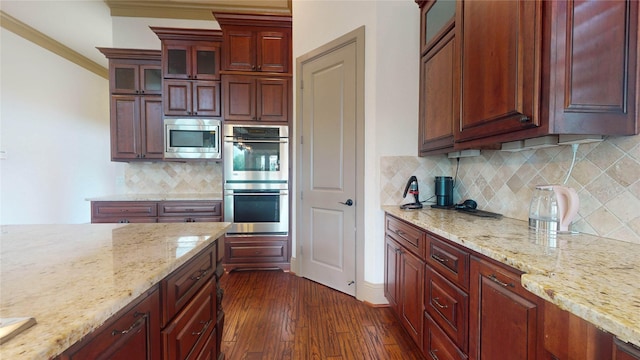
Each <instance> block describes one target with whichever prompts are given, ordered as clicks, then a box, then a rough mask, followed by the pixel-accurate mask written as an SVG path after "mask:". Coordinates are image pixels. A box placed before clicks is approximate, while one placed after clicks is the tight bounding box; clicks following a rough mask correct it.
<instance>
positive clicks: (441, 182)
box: [436, 176, 453, 206]
mask: <svg viewBox="0 0 640 360" xmlns="http://www.w3.org/2000/svg"><path fill="white" fill-rule="evenodd" d="M436 205H438V206H451V205H453V178H452V177H451V176H436Z"/></svg>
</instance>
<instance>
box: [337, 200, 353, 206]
mask: <svg viewBox="0 0 640 360" xmlns="http://www.w3.org/2000/svg"><path fill="white" fill-rule="evenodd" d="M340 204H342V205H347V206H351V205H353V200H351V199H347V201H345V202H340Z"/></svg>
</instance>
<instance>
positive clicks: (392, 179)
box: [380, 135, 640, 243]
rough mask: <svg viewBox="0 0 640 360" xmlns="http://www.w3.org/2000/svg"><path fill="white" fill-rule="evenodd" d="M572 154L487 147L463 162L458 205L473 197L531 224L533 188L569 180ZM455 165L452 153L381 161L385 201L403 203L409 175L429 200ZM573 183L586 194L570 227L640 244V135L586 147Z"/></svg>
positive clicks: (382, 200) (483, 206)
mask: <svg viewBox="0 0 640 360" xmlns="http://www.w3.org/2000/svg"><path fill="white" fill-rule="evenodd" d="M572 155H573V152H572V149H571V146H555V147H550V148H545V149H538V150H528V151H520V152H505V151H497V150H490V151H486V150H483V151H481V153H480V156H477V157H469V158H461V159H460V165H459V169H458V177H457V183H456V186H455V189H454V196H453V197H454V201H455V202H460V201H462V200H464V199H474V200H476V201H477V202H478V207H479V208H481V209H483V210H488V211H493V212H498V213H501V214H503V215H504V216H506V217H510V218H514V219H518V220H525V221H526V220H528V217H529V213H528V212H529V201H530V199H531V194H532V192H533V189H534V188H535V186H536V185H540V184H561V183H563V182H564V180H565V177H566V176H567V172H568V170H569V168H570V166H571V160H572ZM456 165H457V164H456V160H455V159H448V158H447V157H446V155H437V156H428V157H413V156H385V157H381V160H380V184H381V191H380V197H381V198H380V203H381V204H382V205H397V204H399V203H401V202H403V199H402V192H403V190H404V186H405V184H406V181H407V179H408V177H409V176H411V175H416V176H417V177H418V181H419V185H420V199H421V200H427V199H428V198H430V197H431V196H432V195H433V194H434V177H435V176H455V173H456ZM567 185H568V186H571V187H573V188H574V189H576V191H578V194H579V196H580V211H579V213H578V216H577V218H576V219H575V220H574V222H573V225H572V230H576V231H580V232H583V233H588V234H593V235H598V236H601V237H607V238H612V239H617V240H622V241H627V242H632V243H640V135H636V136H624V137H610V138H607V139H605V140H604V141H602V142H597V143H589V144H581V145H580V146H579V148H578V152H577V156H576V163H575V166H574V168H573V171H572V173H571V176H570V178H569V181H568V183H567ZM432 200H433V199H432ZM407 201H408V200H406V199H405V200H404V202H407Z"/></svg>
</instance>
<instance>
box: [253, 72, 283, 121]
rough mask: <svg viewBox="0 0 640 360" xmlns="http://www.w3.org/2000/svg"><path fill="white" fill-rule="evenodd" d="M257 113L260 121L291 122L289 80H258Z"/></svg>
mask: <svg viewBox="0 0 640 360" xmlns="http://www.w3.org/2000/svg"><path fill="white" fill-rule="evenodd" d="M257 95H258V100H257V104H258V105H259V109H258V111H257V116H258V120H260V121H289V80H288V79H273V78H270V79H258V80H257Z"/></svg>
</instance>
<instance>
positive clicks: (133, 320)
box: [60, 285, 162, 360]
mask: <svg viewBox="0 0 640 360" xmlns="http://www.w3.org/2000/svg"><path fill="white" fill-rule="evenodd" d="M160 347H161V340H160V295H159V290H158V286H157V285H156V286H154V287H152V288H151V290H149V291H147V292H146V293H145V294H143V295H142V296H141V297H140V298H139V299H136V300H134V301H133V302H132V303H131V304H129V305H128V306H127V307H125V308H124V309H122V310H120V311H119V312H118V313H116V314H115V315H114V316H113V317H112V318H111V319H109V320H108V321H107V322H105V323H104V324H103V325H102V326H100V327H99V328H98V329H97V330H95V331H94V332H93V333H91V334H90V335H89V336H87V337H86V338H85V339H84V340H81V341H80V342H78V343H76V344H74V345H73V346H71V347H70V348H69V349H68V350H66V351H65V352H64V353H63V354H62V355H61V356H60V360H84V359H92V360H93V359H96V360H97V359H145V360H160V359H161V356H162V354H161V351H160Z"/></svg>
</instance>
